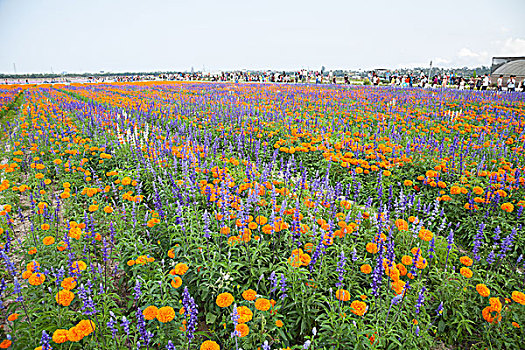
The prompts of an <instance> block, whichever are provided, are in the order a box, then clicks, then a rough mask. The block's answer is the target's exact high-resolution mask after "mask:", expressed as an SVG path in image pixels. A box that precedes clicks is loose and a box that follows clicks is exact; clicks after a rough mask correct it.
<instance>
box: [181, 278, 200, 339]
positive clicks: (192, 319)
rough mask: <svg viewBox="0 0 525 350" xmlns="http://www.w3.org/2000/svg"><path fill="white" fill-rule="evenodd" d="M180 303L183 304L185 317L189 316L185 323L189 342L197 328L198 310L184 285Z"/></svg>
mask: <svg viewBox="0 0 525 350" xmlns="http://www.w3.org/2000/svg"><path fill="white" fill-rule="evenodd" d="M182 305H183V306H184V310H185V311H186V315H187V317H189V320H188V322H187V324H186V338H188V342H191V341H192V340H193V338H194V337H195V335H194V333H195V329H196V328H197V314H198V312H199V311H198V308H197V305H196V304H195V300H194V299H193V298H192V297H191V295H190V292H189V291H188V287H184V292H183V293H182Z"/></svg>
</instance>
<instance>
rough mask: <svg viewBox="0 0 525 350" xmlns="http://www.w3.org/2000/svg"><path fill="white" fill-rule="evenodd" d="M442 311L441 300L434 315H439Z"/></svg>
mask: <svg viewBox="0 0 525 350" xmlns="http://www.w3.org/2000/svg"><path fill="white" fill-rule="evenodd" d="M442 313H443V302H441V303H440V304H439V306H438V308H437V309H436V315H438V316H439V315H441V314H442Z"/></svg>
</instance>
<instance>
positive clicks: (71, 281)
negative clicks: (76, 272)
mask: <svg viewBox="0 0 525 350" xmlns="http://www.w3.org/2000/svg"><path fill="white" fill-rule="evenodd" d="M60 286H61V287H62V288H64V289H67V290H71V289H73V288H75V287H76V286H77V280H76V279H75V277H67V278H64V280H63V281H62V282H61V283H60Z"/></svg>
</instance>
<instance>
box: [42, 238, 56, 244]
mask: <svg viewBox="0 0 525 350" xmlns="http://www.w3.org/2000/svg"><path fill="white" fill-rule="evenodd" d="M42 242H43V243H44V245H51V244H53V243H55V237H52V236H46V237H44V239H43V240H42Z"/></svg>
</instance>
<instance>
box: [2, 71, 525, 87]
mask: <svg viewBox="0 0 525 350" xmlns="http://www.w3.org/2000/svg"><path fill="white" fill-rule="evenodd" d="M78 79H80V78H76V79H69V78H58V79H53V81H48V80H46V79H39V81H28V80H27V79H25V83H26V84H29V83H32V84H35V83H37V84H38V83H49V82H50V83H55V82H56V83H67V82H79V81H78ZM82 80H83V81H85V82H90V83H101V82H134V81H146V80H176V81H220V82H236V83H239V82H243V83H244V82H259V83H303V84H314V83H315V84H345V85H349V84H365V85H368V84H371V85H376V86H377V85H390V86H400V87H421V88H440V87H441V88H456V89H459V90H481V91H484V90H498V91H525V86H524V84H525V80H523V79H522V80H521V81H518V80H517V79H516V76H513V75H511V76H510V77H504V76H503V75H500V76H499V77H497V78H496V77H490V76H489V75H488V74H485V75H483V76H479V77H461V76H455V75H442V74H437V75H433V76H432V77H431V78H429V77H427V76H426V75H425V74H420V75H413V74H404V75H397V74H388V75H386V74H383V75H381V76H380V75H378V74H377V73H375V72H370V73H369V74H368V76H367V77H364V79H363V77H360V76H349V75H348V74H344V75H340V74H339V75H336V74H334V72H333V71H328V72H324V71H311V70H306V69H302V70H298V71H294V72H285V71H282V72H275V71H266V72H253V71H250V72H249V71H232V72H217V73H202V72H192V73H172V74H160V75H154V74H143V75H119V76H113V77H111V76H96V77H86V78H84V79H82ZM23 83H24V80H21V79H17V80H14V79H9V80H8V79H5V84H23Z"/></svg>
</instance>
